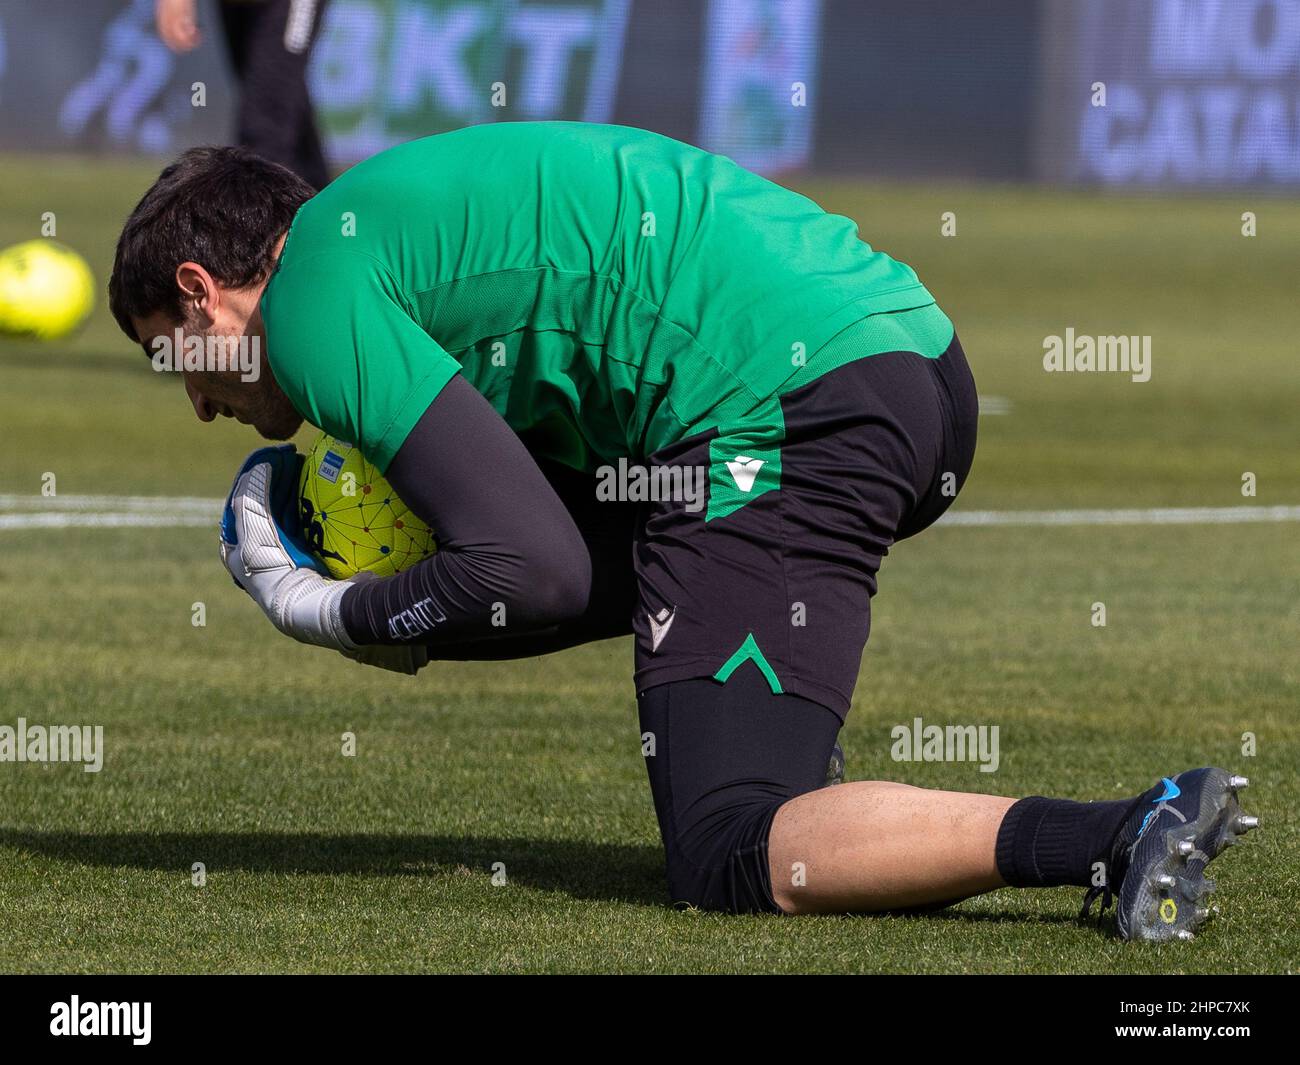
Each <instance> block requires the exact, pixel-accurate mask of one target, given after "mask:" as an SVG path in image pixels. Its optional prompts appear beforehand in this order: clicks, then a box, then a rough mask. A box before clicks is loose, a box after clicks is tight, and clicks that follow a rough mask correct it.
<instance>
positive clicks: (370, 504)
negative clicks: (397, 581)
mask: <svg viewBox="0 0 1300 1065" xmlns="http://www.w3.org/2000/svg"><path fill="white" fill-rule="evenodd" d="M298 495H299V508H300V514H301V517H302V526H303V535H304V536H305V537H306V539H307V543H308V544H309V545H310V546H311V549H312V551H313V552H315V554H316V555H317V556H318V557H319V558H320V559H321V560H322V561H323V562H324V563H325V565H326V567H327V568H328V569H329V571H330V575H331V576H333V577H337V578H339V579H340V580H342V579H346V578H348V577H351V576H353V575H354V574H357V573H360V572H363V571H365V572H369V573H374V574H376V575H377V576H380V577H390V576H392V575H393V574H395V573H400V572H401V571H402V570H404V569H407V568H409V567H410V566H413V565H415V563H417V562H419V561H420V559H422V558H428V557H429V556H430V555H431V554H433V553H434V552H435V551H436V550H437V549H438V545H437V541H436V540H435V538H434V534H433V530H432V529H430V528H429V527H428V526H427V525H425V524H424V522H422V521H421V520H420V519H419V518H417V517H416V516H415V515H414V514H412V513H411V511H410V510H409V509H408V508H407V506H406V504H405V503H403V502H402V501H401V499H399V498H398V496H397V493H396V492H394V491H393V489H392V487H391V486H390V485H389V483H388V482H387V481H386V480H384V478H383V476H382V475H381V474H380V473H379V471H378V470H377V469H375V467H374V466H373V465H372V464H371V463H370V462H368V461H367V460H366V458H365V456H363V455H362V454H361V452H360V450H359V449H358V448H356V447H354V446H353V445H352V444H349V443H346V442H344V441H341V440H336V439H335V438H334V437H332V436H330V435H329V434H328V433H322V434H321V436H320V437H319V439H317V441H316V443H315V444H314V445H313V446H312V449H311V451H309V452H308V453H307V459H306V461H305V462H304V463H303V464H302V474H301V480H300V482H299V492H298Z"/></svg>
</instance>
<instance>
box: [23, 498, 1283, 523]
mask: <svg viewBox="0 0 1300 1065" xmlns="http://www.w3.org/2000/svg"><path fill="white" fill-rule="evenodd" d="M222 503H223V500H220V499H197V498H194V497H186V496H179V497H173V496H50V497H45V496H39V495H26V496H19V495H0V531H2V530H5V529H73V528H92V529H93V528H131V527H136V528H181V527H195V528H198V527H202V526H214V525H215V524H216V523H217V521H218V518H219V516H220V514H221V506H222ZM1292 521H1300V506H1274V507H1251V506H1236V507H1152V508H1147V509H1132V510H1086V509H1085V510H957V511H951V512H949V513H948V514H945V515H944V516H943V517H942V518H940V519H939V521H938V522H936V524H937V525H964V526H977V527H992V526H1051V525H1237V524H1253V523H1257V522H1292Z"/></svg>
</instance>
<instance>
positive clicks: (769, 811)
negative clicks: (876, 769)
mask: <svg viewBox="0 0 1300 1065" xmlns="http://www.w3.org/2000/svg"><path fill="white" fill-rule="evenodd" d="M638 705H639V707H640V718H641V748H642V752H643V753H644V754H645V762H646V768H647V769H648V770H649V772H650V790H651V792H653V794H654V804H655V814H656V815H657V816H658V818H659V831H660V833H661V835H662V836H663V841H664V851H665V856H666V858H667V865H668V891H669V894H670V895H671V896H672V901H673V902H674V903H676V904H679V905H689V906H695V907H698V908H699V909H702V910H721V911H723V912H726V913H776V912H779V909H778V907H777V905H776V903H775V902H774V901H773V898H772V882H771V874H770V872H769V870H768V859H767V837H768V833H769V832H770V831H771V828H772V819H773V818H774V817H775V816H776V812H777V810H779V809H780V808H781V806H782V805H784V804H785V803H786V802H787V801H788V800H790V799H792V798H794V797H795V796H797V795H802V794H804V793H805V792H808V791H813V790H815V789H817V788H819V787H822V786H823V785H824V784H825V783H826V767H827V763H828V762H829V761H830V756H831V748H832V747H833V746H834V745H835V737H836V735H837V734H838V733H839V730H840V719H839V717H838V716H837V715H836V714H834V713H833V712H832V711H831V710H829V709H828V708H827V707H824V706H819V705H818V704H817V703H814V702H811V701H810V700H808V699H802V698H800V697H799V696H797V695H789V694H786V695H773V694H772V691H771V689H770V688H769V687H768V684H767V681H766V680H765V679H764V677H763V675H762V673H760V672H759V670H758V667H757V666H755V665H754V664H753V663H747V664H746V665H743V666H741V668H740V669H738V670H736V672H735V673H734V674H732V676H731V677H730V678H729V679H728V681H727V683H726V684H719V683H718V682H717V681H715V680H712V679H710V678H699V679H695V680H679V681H673V682H671V683H669V684H661V685H658V686H657V687H654V688H651V689H649V690H648V691H644V692H642V693H641V695H640V698H639V699H638Z"/></svg>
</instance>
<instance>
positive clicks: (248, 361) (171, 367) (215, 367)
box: [150, 326, 262, 381]
mask: <svg viewBox="0 0 1300 1065" xmlns="http://www.w3.org/2000/svg"><path fill="white" fill-rule="evenodd" d="M150 347H152V348H153V355H152V357H151V361H152V362H153V368H154V370H155V371H157V372H158V373H180V372H181V371H183V370H184V371H188V372H190V373H196V372H199V371H207V372H208V373H227V372H230V371H237V372H238V373H239V379H240V380H241V381H256V380H257V379H258V378H259V377H261V376H262V338H261V337H259V336H251V337H249V336H237V337H234V336H229V337H228V336H212V335H203V334H200V333H191V334H190V335H189V336H186V335H185V331H184V330H183V329H181V328H180V327H179V326H178V327H177V328H176V331H175V333H174V334H173V335H172V336H157V337H154V338H153V341H152V342H151V344H150Z"/></svg>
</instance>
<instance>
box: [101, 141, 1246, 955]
mask: <svg viewBox="0 0 1300 1065" xmlns="http://www.w3.org/2000/svg"><path fill="white" fill-rule="evenodd" d="M109 287H110V301H111V305H112V309H113V313H114V315H115V316H116V318H117V320H118V322H119V323H120V324H121V327H122V329H123V330H124V331H125V332H126V334H127V335H128V336H130V337H131V338H132V339H134V340H136V341H137V342H139V343H141V344H143V345H144V347H145V350H146V351H147V352H149V353H150V354H153V353H154V351H155V350H157V344H158V343H159V342H160V341H163V340H167V339H168V338H171V337H173V336H174V335H176V330H177V329H180V330H181V331H182V333H183V334H184V335H186V336H203V337H205V338H206V337H219V338H225V339H227V340H239V339H241V338H247V340H249V341H252V342H255V343H256V344H258V345H259V346H260V349H261V351H262V353H263V354H264V357H265V358H264V363H263V368H264V371H266V372H263V373H262V374H261V376H260V377H259V378H258V379H257V380H255V381H253V380H243V379H241V377H240V375H239V374H238V373H237V372H221V371H210V370H196V371H192V372H191V371H187V372H186V373H185V375H184V376H185V387H186V390H187V392H188V393H189V397H190V400H191V402H192V403H193V405H194V409H195V411H196V413H197V414H198V416H199V417H200V418H201V419H203V420H204V421H211V420H213V419H214V418H215V417H217V416H218V415H221V416H226V417H235V418H238V419H239V420H240V421H243V422H246V423H249V424H251V425H253V426H254V427H255V428H256V429H257V430H258V431H259V432H260V433H261V434H262V435H263V436H265V437H267V438H269V439H279V440H282V439H287V438H289V437H290V436H292V435H293V434H294V433H295V432H296V431H297V429H298V428H299V427H300V425H301V424H302V422H303V420H304V419H305V420H306V421H308V422H310V423H311V424H313V425H315V426H318V427H319V428H321V429H323V430H325V431H327V432H329V433H331V434H333V435H334V436H336V437H339V438H341V439H344V440H348V441H352V442H354V443H355V444H357V445H358V446H359V447H360V449H361V451H362V452H363V453H364V454H365V455H366V456H367V457H368V458H369V459H370V460H371V462H373V463H374V464H375V465H376V466H377V467H378V469H379V470H380V471H381V472H383V473H384V474H385V476H386V477H387V478H388V480H389V482H390V483H391V484H392V486H393V488H394V489H395V490H396V492H397V493H398V495H400V496H401V498H402V499H403V500H404V501H405V502H406V503H407V504H408V505H409V506H410V508H411V509H412V510H413V511H414V513H415V514H417V515H418V516H419V517H420V518H422V519H424V520H425V521H426V522H427V523H428V524H429V525H430V526H431V527H433V528H434V529H435V530H437V533H438V538H439V551H438V553H437V554H436V555H434V556H432V557H431V558H428V559H426V560H424V561H423V562H421V563H419V564H418V565H416V566H415V567H413V568H411V569H409V570H407V571H405V572H403V573H401V574H398V575H397V576H395V577H390V578H386V579H375V580H370V581H366V582H360V581H356V580H353V581H346V582H339V581H331V580H328V579H326V578H324V577H322V576H321V575H319V574H318V573H317V572H316V571H315V570H314V569H312V568H311V567H310V566H309V565H306V564H304V563H305V561H306V560H305V559H304V558H303V556H302V555H301V554H300V553H298V552H296V551H294V550H292V549H291V547H289V546H288V544H289V541H290V540H291V535H290V533H289V531H288V530H285V529H283V528H277V523H276V517H277V514H278V512H279V511H280V510H281V509H282V508H281V507H279V506H277V500H280V501H282V500H283V498H284V496H285V492H286V488H285V485H284V483H283V482H284V481H285V479H286V478H285V473H286V471H285V470H284V469H281V461H280V460H281V459H283V458H284V457H285V456H284V454H283V452H280V453H277V452H274V451H269V452H268V453H267V454H265V455H257V456H255V457H254V459H253V460H252V461H251V462H250V463H249V464H248V466H247V467H246V469H245V471H244V472H243V473H242V475H241V476H240V478H239V480H238V481H237V483H236V486H235V488H234V489H233V490H232V494H231V498H230V501H229V505H228V508H227V516H226V520H225V522H224V523H223V537H222V539H223V543H222V556H223V558H224V559H225V561H226V564H227V566H228V567H229V569H230V571H231V573H232V575H233V576H234V577H235V579H236V581H237V582H238V583H239V584H240V585H241V586H242V587H243V588H244V589H245V590H246V591H248V592H249V594H250V595H252V597H253V598H254V599H255V600H256V601H257V602H258V604H259V605H260V606H261V607H262V609H263V610H264V611H266V613H267V614H268V615H269V616H270V618H271V620H272V621H273V622H274V623H275V625H276V626H277V627H278V628H279V629H280V630H281V631H283V632H285V633H287V634H288V635H291V636H293V637H295V638H296V639H299V640H303V641H306V642H309V643H315V644H321V645H324V646H328V647H334V648H336V649H338V650H340V651H342V652H343V653H344V654H347V655H348V656H350V657H353V658H358V659H360V660H362V661H366V662H369V663H371V664H376V665H384V666H386V667H388V668H392V669H398V670H402V671H405V672H411V673H413V672H415V671H416V670H418V669H419V668H420V667H421V666H422V665H424V664H425V663H426V662H427V661H428V660H429V658H430V657H433V658H459V659H467V658H514V657H522V656H529V655H536V654H540V653H544V652H547V651H552V650H558V649H560V648H563V647H567V646H572V645H574V644H578V643H582V642H586V641H590V640H595V639H603V638H606V637H609V636H615V635H620V634H626V633H629V632H630V633H632V634H633V635H634V637H635V654H636V666H635V674H634V678H635V684H636V691H637V699H638V704H639V709H640V718H641V731H642V732H643V733H650V734H652V735H653V736H654V738H655V743H654V750H653V755H652V756H651V757H648V758H647V760H646V764H647V766H648V768H649V774H650V784H651V789H652V792H653V796H654V803H655V809H656V812H657V814H658V818H659V825H660V828H661V830H662V834H663V840H664V846H665V850H666V853H667V865H668V882H669V888H670V891H671V894H672V898H673V900H674V901H678V902H685V903H690V904H693V905H696V906H699V907H703V908H708V909H719V910H727V911H735V912H753V911H769V912H785V913H808V912H826V911H845V912H848V911H868V910H892V909H902V908H910V907H921V906H931V905H938V904H944V903H949V902H953V901H956V900H959V899H962V898H965V897H967V896H970V895H973V894H977V893H980V892H984V891H989V890H992V889H994V888H999V887H1002V886H1005V885H1013V886H1048V885H1058V884H1059V885H1070V884H1073V885H1079V886H1083V887H1088V888H1089V891H1088V894H1087V897H1086V901H1085V910H1086V909H1087V907H1088V905H1089V904H1090V903H1091V902H1092V900H1093V899H1094V898H1095V897H1096V896H1098V895H1102V896H1104V897H1103V903H1102V908H1103V909H1105V907H1106V906H1107V905H1108V904H1109V903H1110V902H1111V899H1112V896H1113V897H1114V898H1116V899H1118V906H1117V913H1118V924H1119V930H1120V932H1121V934H1122V935H1124V936H1127V937H1131V938H1153V939H1168V938H1188V937H1190V936H1191V934H1192V933H1193V931H1194V930H1195V929H1196V928H1197V927H1198V926H1199V925H1200V923H1201V922H1202V920H1203V919H1204V917H1205V912H1206V911H1205V907H1204V905H1203V896H1204V894H1205V892H1206V891H1207V890H1209V887H1210V884H1209V882H1208V881H1207V880H1206V879H1205V876H1204V869H1205V866H1206V864H1207V863H1208V862H1209V861H1210V860H1211V859H1212V858H1214V857H1215V856H1216V855H1217V854H1218V853H1219V852H1220V851H1221V850H1222V849H1223V848H1224V847H1225V846H1226V845H1228V844H1229V843H1231V842H1233V841H1234V840H1235V838H1236V836H1237V835H1239V834H1241V833H1243V832H1245V831H1246V830H1247V829H1249V828H1251V827H1254V824H1255V819H1254V818H1250V817H1247V816H1245V815H1243V814H1242V813H1241V812H1240V808H1239V806H1238V804H1237V798H1236V793H1237V790H1238V789H1239V788H1240V787H1242V786H1244V784H1245V781H1244V779H1243V778H1239V777H1230V776H1229V775H1228V773H1226V772H1225V771H1223V770H1220V769H1196V770H1191V771H1188V772H1184V773H1180V774H1177V775H1174V776H1171V777H1165V778H1162V780H1161V781H1160V783H1159V784H1157V785H1156V786H1155V787H1154V788H1152V789H1151V790H1150V791H1148V792H1147V793H1145V794H1144V795H1140V796H1136V797H1133V798H1130V799H1125V800H1120V801H1111V802H1095V803H1078V802H1071V801H1066V800H1056V799H1047V798H1041V797H1032V798H1026V799H1021V800H1019V801H1016V800H1013V799H1010V798H999V797H995V796H989V795H976V794H957V793H951V792H942V791H931V790H924V789H920V788H913V787H908V786H905V785H902V784H894V783H887V782H880V781H874V782H869V781H862V782H856V783H849V784H844V785H842V786H838V787H824V786H823V784H824V783H825V780H826V770H827V764H828V760H829V759H830V757H831V754H832V751H833V748H834V745H835V740H836V736H837V733H838V731H839V728H840V726H841V724H842V723H843V721H844V717H845V715H846V714H847V712H848V710H849V705H850V701H851V696H852V692H853V687H854V683H855V681H856V677H857V673H858V668H859V661H860V657H861V653H862V649H863V647H864V645H865V643H866V640H867V634H868V629H869V621H870V611H869V606H870V600H871V597H872V595H873V594H874V593H875V590H876V576H877V571H878V569H879V567H880V563H881V560H882V559H883V557H884V555H885V554H886V553H887V552H888V550H889V547H890V546H891V545H892V544H893V543H895V542H896V541H898V540H900V539H902V538H904V537H907V536H911V535H913V534H914V533H917V532H919V531H920V530H922V529H924V528H925V527H926V526H928V525H929V524H931V523H932V522H933V521H934V520H935V519H936V518H937V517H938V516H939V515H940V514H942V513H943V511H944V510H945V509H946V508H947V506H948V505H949V503H950V502H951V501H952V498H953V496H954V495H955V494H956V492H957V490H958V489H959V488H960V487H961V485H962V483H963V482H964V480H965V478H966V475H967V473H968V471H969V469H970V466H971V461H972V458H973V456H974V450H975V432H976V397H975V386H974V382H973V380H972V378H971V372H970V369H969V367H968V365H967V362H966V357H965V355H964V354H963V352H962V348H961V345H960V344H959V343H958V340H957V338H956V336H955V334H954V331H953V327H952V324H951V322H950V321H949V320H948V318H947V317H946V316H945V315H944V313H943V312H942V311H941V310H940V309H939V307H938V306H937V305H936V303H935V301H934V298H933V297H932V296H931V295H930V293H929V292H928V291H927V290H926V289H925V287H924V286H923V285H922V284H921V283H920V282H919V281H918V280H917V277H916V275H915V274H914V273H913V272H912V270H911V269H909V268H908V267H907V266H905V265H903V264H901V263H898V262H896V261H894V260H893V259H891V258H889V257H888V256H887V255H884V254H882V253H880V252H877V251H874V250H873V249H872V248H871V247H869V246H868V245H867V244H864V243H863V242H862V241H860V240H859V239H858V237H857V232H856V228H855V227H854V225H853V224H852V223H851V222H849V221H848V220H847V219H844V218H840V217H837V216H834V215H829V214H827V213H825V212H824V211H822V210H821V209H820V208H818V207H817V206H816V205H815V204H813V203H812V202H810V201H809V200H807V199H804V198H803V197H801V196H798V195H796V194H794V193H792V192H789V191H787V190H785V189H782V188H780V187H779V186H776V185H774V184H771V183H769V182H767V181H765V180H763V179H761V178H759V177H756V176H754V175H752V174H750V173H747V172H746V171H744V170H742V169H740V168H739V167H737V166H736V165H735V164H733V163H731V162H730V161H729V160H727V159H724V158H721V157H718V156H714V155H711V154H708V153H706V152H703V151H699V150H697V149H694V148H690V147H688V146H686V145H683V144H679V143H677V142H675V141H671V140H668V139H666V138H663V137H660V136H656V135H654V134H650V133H646V132H642V131H638V130H632V129H625V128H619V127H610V126H598V125H580V124H568V123H502V124H495V125H486V126H479V127H474V128H470V129H465V130H461V131H458V132H455V133H450V134H445V135H442V136H437V137H431V138H428V139H425V140H420V141H415V142H413V143H410V144H406V145H403V146H401V147H398V148H394V149H391V150H389V151H386V152H383V153H382V154H380V155H378V156H375V157H374V158H372V159H370V160H368V161H367V162H364V163H362V164H360V165H359V166H357V167H355V168H354V169H352V170H350V171H348V172H347V173H346V174H344V175H343V176H342V177H340V178H339V179H338V180H337V181H335V182H334V183H333V184H332V185H330V186H329V187H328V188H327V189H326V190H325V191H323V192H321V193H320V194H319V195H313V192H312V190H311V189H310V188H309V187H308V186H306V185H305V184H303V182H301V181H300V180H298V179H297V178H295V177H294V176H293V175H292V174H290V173H289V172H288V171H285V170H283V169H281V168H279V167H277V166H275V165H273V164H270V163H267V162H265V161H263V160H260V159H258V158H256V157H254V156H252V155H249V154H248V153H247V152H245V151H243V150H240V149H210V148H209V149H195V150H193V151H190V152H187V153H186V154H185V155H183V156H182V157H181V158H180V160H179V161H178V162H177V163H175V164H173V165H172V166H169V167H168V168H167V169H166V170H164V171H163V173H162V175H161V176H160V177H159V179H158V181H157V182H156V184H155V185H154V186H153V187H152V188H151V189H150V190H149V192H148V193H147V194H146V195H145V197H144V199H143V200H142V201H141V202H140V204H139V205H138V206H137V208H136V209H135V211H134V213H133V214H132V216H131V218H130V219H129V220H128V222H127V224H126V227H125V229H124V231H123V233H122V237H121V240H120V242H119V244H118V249H117V258H116V262H115V265H114V270H113V277H112V281H111V282H110V286H109ZM615 469H617V470H620V471H622V472H621V473H620V476H622V475H625V474H626V473H627V471H628V470H631V469H639V470H642V471H645V472H647V473H648V477H649V479H650V481H651V482H653V483H656V484H659V485H664V484H679V485H684V486H698V489H699V490H698V491H695V492H687V491H683V492H679V493H675V494H674V493H669V495H668V497H665V496H664V494H663V493H655V497H654V498H652V499H651V500H650V501H648V502H638V503H629V502H626V501H625V502H618V501H609V500H607V495H606V494H605V493H598V491H597V488H598V482H600V481H601V480H602V479H604V480H605V482H606V483H608V480H609V474H610V471H611V470H615ZM661 473H663V474H665V476H660V474H661ZM289 491H290V492H291V491H292V489H289ZM280 524H281V526H283V525H286V524H290V522H289V521H288V520H285V519H281V521H280ZM503 621H504V624H502V622H503Z"/></svg>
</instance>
